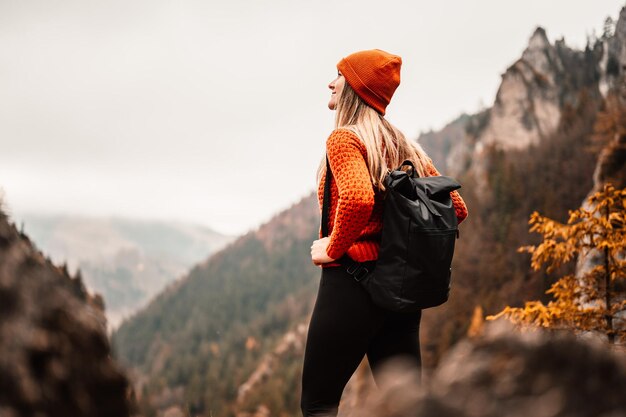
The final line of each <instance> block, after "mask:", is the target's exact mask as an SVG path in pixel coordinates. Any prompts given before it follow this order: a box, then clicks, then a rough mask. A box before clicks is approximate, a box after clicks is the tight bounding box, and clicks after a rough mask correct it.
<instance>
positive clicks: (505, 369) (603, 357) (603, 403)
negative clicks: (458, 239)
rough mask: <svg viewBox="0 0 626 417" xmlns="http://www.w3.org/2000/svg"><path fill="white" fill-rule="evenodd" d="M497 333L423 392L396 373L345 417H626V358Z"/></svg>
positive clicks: (539, 336) (558, 339)
mask: <svg viewBox="0 0 626 417" xmlns="http://www.w3.org/2000/svg"><path fill="white" fill-rule="evenodd" d="M496 324H497V323H496ZM490 333H491V334H489V335H487V336H484V337H479V338H475V339H467V340H464V341H463V342H461V343H460V344H459V345H458V346H457V347H455V348H454V349H453V350H452V351H451V352H450V353H449V354H448V356H447V357H446V358H444V360H443V361H442V364H441V365H440V367H439V368H437V369H436V370H435V372H434V374H433V375H432V377H431V378H430V379H429V380H428V381H426V382H425V383H423V384H420V383H419V377H418V376H417V375H416V373H415V372H414V371H412V370H410V369H407V368H406V367H403V366H402V365H401V364H400V365H398V366H393V365H390V368H389V371H388V373H387V375H386V377H385V378H383V379H382V380H381V381H379V382H380V389H378V390H376V389H372V390H371V391H370V395H368V396H367V397H366V398H367V399H366V400H365V401H363V402H361V403H360V405H359V406H358V407H356V408H352V409H348V408H343V409H342V410H340V414H339V415H340V417H356V416H358V417H374V416H375V417H448V416H449V417H496V416H497V417H521V416H534V417H588V416H598V417H609V416H621V415H624V412H625V411H624V410H626V397H625V396H624V395H623V393H624V392H626V362H625V357H624V352H615V351H611V350H610V349H609V347H608V345H605V344H600V343H594V342H591V341H585V340H581V339H576V338H574V337H572V336H565V335H555V334H548V333H544V332H534V333H524V334H519V333H517V332H515V331H512V330H511V329H510V328H508V327H505V328H498V327H497V326H496V327H495V328H494V327H491V332H490Z"/></svg>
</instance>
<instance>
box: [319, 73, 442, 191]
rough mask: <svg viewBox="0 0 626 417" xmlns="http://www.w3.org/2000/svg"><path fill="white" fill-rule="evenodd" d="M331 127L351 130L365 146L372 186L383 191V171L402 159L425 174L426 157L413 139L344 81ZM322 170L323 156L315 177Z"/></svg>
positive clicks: (396, 165)
mask: <svg viewBox="0 0 626 417" xmlns="http://www.w3.org/2000/svg"><path fill="white" fill-rule="evenodd" d="M335 110H336V114H335V129H348V130H350V131H352V132H353V133H354V134H355V135H356V136H357V137H358V138H359V139H360V140H361V142H363V144H364V145H365V149H366V150H367V167H368V170H369V174H370V179H371V181H372V184H373V185H374V187H375V188H378V189H379V190H381V191H384V190H385V185H384V180H385V176H386V175H387V173H388V172H389V171H390V170H392V169H395V168H397V167H399V166H400V164H402V162H404V161H405V160H407V159H408V160H410V161H411V162H413V165H415V169H416V171H417V173H418V175H419V176H421V177H422V176H425V174H426V167H427V165H428V164H429V161H430V159H429V158H428V155H426V152H424V150H423V149H422V147H421V146H420V145H419V144H418V143H417V142H412V141H409V140H407V139H406V138H405V136H404V135H403V134H402V132H400V131H399V130H398V129H397V128H396V127H394V126H393V125H392V124H391V123H389V122H388V121H387V120H386V119H385V118H384V117H383V116H382V115H381V114H380V113H378V112H377V111H376V110H374V109H373V108H372V107H370V106H368V105H367V104H366V103H365V102H364V101H363V100H362V99H361V98H360V97H359V96H358V95H357V94H356V93H355V92H354V90H353V89H352V88H351V87H350V85H349V84H348V83H345V84H344V86H343V91H342V92H341V95H340V97H339V99H338V100H337V107H336V109H335ZM325 169H326V159H325V158H324V160H323V161H322V163H321V164H320V169H319V170H318V179H320V178H321V176H322V175H323V173H324V172H325Z"/></svg>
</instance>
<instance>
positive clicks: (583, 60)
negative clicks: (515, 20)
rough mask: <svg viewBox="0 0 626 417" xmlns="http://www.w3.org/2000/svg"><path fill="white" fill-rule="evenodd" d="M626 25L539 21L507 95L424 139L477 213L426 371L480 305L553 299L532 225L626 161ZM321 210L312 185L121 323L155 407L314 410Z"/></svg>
mask: <svg viewBox="0 0 626 417" xmlns="http://www.w3.org/2000/svg"><path fill="white" fill-rule="evenodd" d="M625 31H626V9H624V10H622V12H621V14H620V18H619V20H618V22H617V25H616V28H615V32H614V34H613V33H612V34H608V35H607V36H606V37H603V38H601V39H598V40H594V42H592V43H590V45H588V46H587V48H586V49H585V50H583V51H578V50H574V49H571V48H569V47H568V46H567V45H566V44H565V42H563V41H557V42H555V43H554V44H552V43H550V42H549V41H548V38H547V35H546V32H545V30H544V29H541V28H538V29H536V30H535V31H534V32H533V33H532V35H531V37H530V39H529V44H528V47H527V48H526V50H525V51H524V53H523V54H522V56H521V57H520V59H519V60H517V61H516V62H514V63H513V64H512V65H511V66H510V67H509V68H508V69H507V71H506V72H505V73H504V74H503V76H502V83H501V86H500V88H499V90H498V93H497V96H496V98H495V100H494V103H493V105H492V106H491V107H489V108H486V109H484V110H483V111H481V112H479V113H477V114H474V115H463V116H461V117H459V118H457V119H456V120H454V121H453V122H452V123H451V124H450V125H448V126H447V127H445V128H444V129H443V130H442V131H439V132H429V133H427V134H424V135H422V136H421V137H420V138H419V139H418V142H420V143H422V144H423V146H424V148H425V149H426V150H427V151H428V152H429V154H430V155H431V156H432V157H433V159H434V160H435V163H436V164H437V166H438V167H439V168H440V170H441V171H442V172H443V173H445V174H448V175H454V176H455V177H456V178H457V179H458V180H459V181H460V182H461V184H463V188H462V189H461V194H462V195H463V197H464V199H465V200H466V202H467V205H468V207H469V212H470V214H469V217H468V219H467V220H466V222H465V223H463V224H462V225H461V227H460V239H459V240H458V241H457V249H456V253H455V259H454V263H453V275H452V277H453V284H452V293H451V297H450V301H449V302H448V303H446V304H445V305H444V306H441V307H438V308H435V309H428V310H426V311H424V315H423V321H422V329H421V335H420V338H421V343H422V356H423V362H424V363H423V365H424V368H425V371H426V373H430V372H432V370H433V369H435V367H436V366H437V364H438V363H439V362H440V360H441V357H442V356H443V355H444V354H445V353H446V352H447V351H449V349H450V348H451V347H452V346H453V345H455V344H456V343H457V342H459V341H460V340H462V339H464V338H465V336H466V334H467V331H468V328H469V326H470V321H471V317H472V315H473V312H474V311H479V309H478V308H477V307H480V308H481V309H482V311H484V312H485V313H486V314H493V313H495V312H498V311H500V310H501V309H502V308H503V307H504V306H505V305H513V306H516V305H521V304H522V303H523V302H524V301H526V300H531V299H539V300H545V299H546V296H545V291H546V289H548V288H549V287H550V285H551V284H552V282H553V281H554V280H555V277H554V276H550V275H546V274H545V273H543V272H534V271H532V270H531V269H530V265H529V257H528V256H527V255H523V254H520V253H518V252H517V248H519V247H520V246H523V245H528V244H532V243H535V242H537V239H538V237H537V236H535V235H532V234H530V233H529V232H528V224H527V222H528V218H529V216H530V214H531V213H532V212H533V211H535V210H536V211H539V212H541V214H543V215H546V216H549V217H552V218H555V219H560V220H565V219H566V217H567V214H568V210H571V209H574V208H577V207H579V206H580V204H581V203H582V201H583V200H584V198H585V196H586V195H587V193H588V192H589V191H590V190H591V189H592V188H593V187H594V172H597V167H598V166H599V162H598V161H599V160H602V158H604V157H601V156H600V155H604V154H605V153H607V152H608V155H610V156H609V157H607V158H609V160H610V161H614V162H615V163H614V164H606V163H605V164H600V165H602V166H604V167H609V166H610V167H611V169H608V168H607V169H603V171H602V172H606V173H611V174H610V175H614V174H613V173H615V172H621V171H620V170H623V166H624V159H625V158H623V146H622V142H620V140H622V139H620V138H621V136H619V135H617V136H615V135H614V134H613V133H616V132H617V130H616V129H618V127H617V126H618V124H615V123H614V124H613V125H611V126H613V127H611V126H609V127H607V125H606V123H604V122H603V120H605V116H606V115H613V116H614V115H615V114H622V113H619V112H618V113H614V112H612V111H611V110H610V109H609V107H610V106H609V102H610V101H611V100H613V98H612V97H616V96H617V95H618V87H619V86H620V85H622V83H623V75H624V69H623V64H626V61H624V60H623V58H624V57H623V56H622V55H623V51H624V48H622V46H621V45H623V44H624V43H625V41H626V38H620V36H622V35H621V34H622V33H625ZM616 39H617V40H616ZM615 51H618V52H619V53H620V54H622V55H619V56H614V55H612V54H614V53H615ZM607 62H612V64H610V65H609V64H606V65H605V64H603V63H607ZM616 63H617V64H616ZM603 85H606V86H607V88H606V89H604V88H603V87H602V86H603ZM617 103H618V104H616V106H617V107H619V108H621V107H620V106H623V105H624V104H623V102H622V101H621V99H618V100H617ZM620 103H621V104H620ZM613 116H606V117H609V118H611V117H613ZM606 129H608V130H606ZM605 130H606V132H605ZM603 132H605V133H606V134H604V133H603ZM615 138H617V139H615ZM615 143H617V144H615ZM611 144H613V145H611ZM611 146H613V147H614V149H613V150H612V151H607V149H609V148H610V147H611ZM620 158H621V159H620ZM318 222H319V216H318V209H317V205H316V202H315V198H314V196H310V197H308V198H307V199H305V200H303V201H302V202H300V203H299V204H297V205H295V206H293V207H291V208H290V209H288V210H286V211H284V212H283V213H280V214H279V215H277V216H276V217H275V218H274V219H273V220H272V221H271V222H269V223H268V224H266V225H264V226H262V227H261V228H260V229H259V230H258V231H256V232H253V233H250V234H248V235H247V236H244V237H242V238H240V239H239V240H237V241H236V242H234V243H233V244H232V245H230V246H229V247H227V248H225V249H224V250H222V251H221V252H219V253H217V254H216V255H214V256H213V257H211V258H210V259H209V260H208V261H207V262H205V263H203V264H201V265H198V266H197V267H196V268H194V269H193V270H192V271H191V272H190V273H189V274H188V275H187V276H186V277H184V278H183V279H181V280H180V281H178V282H177V283H176V284H175V285H173V286H171V287H170V288H168V290H166V291H165V292H164V293H163V294H161V295H160V296H159V297H157V298H156V299H155V300H154V301H153V302H152V303H151V304H150V305H149V306H148V307H147V308H146V309H144V310H143V311H142V312H140V313H139V314H137V315H136V316H135V317H133V318H132V319H130V320H129V321H127V322H126V323H125V324H124V325H122V326H121V327H120V329H119V330H118V331H117V332H116V333H115V334H114V335H113V340H114V343H115V345H116V347H117V352H118V355H119V357H120V358H121V359H122V360H123V361H124V362H125V363H127V364H129V366H132V367H134V368H135V369H136V372H137V373H138V378H137V379H136V381H137V384H136V385H137V387H138V388H137V391H138V395H139V397H140V402H141V407H142V410H144V412H145V413H146V414H148V415H150V414H151V413H152V414H156V413H157V412H164V411H165V410H168V412H171V413H172V415H186V414H193V415H198V416H209V415H211V416H216V417H217V416H239V417H248V416H261V415H264V416H268V415H279V416H291V415H297V414H298V408H299V407H298V393H299V388H298V387H299V385H298V384H299V377H300V374H299V372H300V368H301V361H302V346H303V342H304V335H305V332H304V331H303V326H305V327H306V323H307V321H308V315H309V313H310V311H311V307H312V304H311V303H312V300H313V299H314V294H315V285H316V282H317V279H316V277H317V276H318V275H319V272H318V271H317V270H315V268H313V267H312V266H311V265H310V264H309V262H310V261H309V246H310V242H311V240H312V239H314V238H315V236H316V234H317V228H318ZM557 272H558V274H559V275H558V276H560V274H562V273H567V272H573V271H571V270H567V269H564V270H562V271H557ZM361 369H365V371H364V372H366V370H367V367H366V366H364V367H362V368H361ZM366 373H367V372H366ZM356 380H357V382H358V378H356ZM359 392H361V391H360V387H358V386H356V387H355V386H353V385H352V386H350V387H348V389H347V390H346V393H345V395H346V397H347V398H346V402H347V403H351V402H358V401H356V400H355V401H351V398H352V400H354V398H358V397H355V396H358V395H359V394H358V393H359ZM351 396H352V397H351ZM176 413H178V414H176Z"/></svg>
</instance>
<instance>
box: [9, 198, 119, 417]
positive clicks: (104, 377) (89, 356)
mask: <svg viewBox="0 0 626 417" xmlns="http://www.w3.org/2000/svg"><path fill="white" fill-rule="evenodd" d="M127 395H128V380H127V378H126V376H125V374H124V373H123V371H122V370H121V368H120V367H119V366H118V365H117V364H116V363H115V362H114V361H113V359H112V358H111V350H110V346H109V341H108V339H107V334H106V321H105V318H104V313H103V307H102V299H101V298H99V297H97V296H96V297H93V296H91V295H89V294H88V293H87V291H86V290H85V287H84V285H83V283H82V280H81V278H80V276H77V277H71V276H70V275H69V274H68V273H67V270H66V268H65V267H57V266H55V265H54V264H52V263H51V262H50V261H49V259H47V258H45V257H44V256H43V255H42V254H41V253H40V252H39V251H38V250H37V249H36V248H35V247H34V246H33V245H32V244H31V242H30V240H29V239H28V238H27V237H26V236H25V235H24V234H21V233H19V232H18V231H17V230H16V228H15V227H14V226H13V225H11V224H9V221H8V218H7V217H6V215H5V214H4V213H3V212H2V211H1V210H0V415H2V416H3V417H4V416H7V417H19V416H25V417H26V416H50V417H52V416H54V417H56V416H58V417H68V416H72V417H81V416H84V417H98V416H101V417H110V416H120V417H123V416H128V415H129V414H130V406H129V401H128V398H127Z"/></svg>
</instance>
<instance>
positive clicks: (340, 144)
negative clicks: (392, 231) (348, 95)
mask: <svg viewBox="0 0 626 417" xmlns="http://www.w3.org/2000/svg"><path fill="white" fill-rule="evenodd" d="M326 154H327V155H328V161H329V163H330V169H331V171H332V175H333V178H334V179H335V182H336V184H337V189H338V191H339V199H338V202H337V210H336V212H335V221H334V225H333V230H332V233H331V235H330V243H329V245H328V248H327V249H326V254H327V255H328V256H329V257H331V258H333V259H339V258H341V257H342V256H343V255H344V254H345V253H346V251H347V250H348V248H349V247H350V246H351V245H352V244H353V243H354V242H355V241H356V239H357V238H358V236H359V235H360V233H361V231H362V230H363V228H364V227H365V226H366V225H367V222H368V220H369V218H370V215H371V214H372V210H373V208H374V188H373V186H372V182H371V180H370V175H369V170H368V169H367V164H366V162H365V156H366V155H367V151H366V150H365V145H363V143H362V142H361V141H360V140H359V138H358V137H357V136H356V135H355V134H354V133H352V132H350V131H348V130H335V131H334V132H333V133H332V134H331V135H330V137H329V138H328V140H327V141H326Z"/></svg>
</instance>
